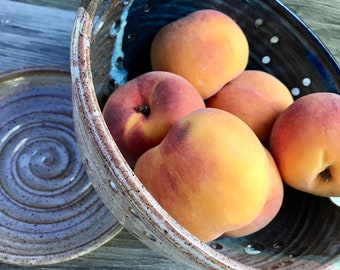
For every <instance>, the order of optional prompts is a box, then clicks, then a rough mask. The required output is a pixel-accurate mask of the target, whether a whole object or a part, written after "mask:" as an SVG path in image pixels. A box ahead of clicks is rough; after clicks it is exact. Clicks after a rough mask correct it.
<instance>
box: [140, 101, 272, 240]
mask: <svg viewBox="0 0 340 270" xmlns="http://www.w3.org/2000/svg"><path fill="white" fill-rule="evenodd" d="M134 171H135V173H136V175H137V177H138V178H139V179H140V181H141V182H142V183H143V184H144V185H145V187H146V189H147V190H148V191H149V192H150V193H151V195H153V197H154V198H155V199H156V200H157V201H158V202H159V204H160V205H161V206H162V207H163V208H164V209H165V210H166V211H167V212H168V213H169V214H170V215H171V216H172V217H173V218H174V219H175V220H177V221H178V222H179V223H180V224H181V225H182V226H183V227H184V228H186V229H187V230H188V231H189V232H191V233H192V234H193V235H194V236H196V237H197V238H198V239H200V240H201V241H203V242H208V241H211V240H213V239H215V238H217V237H219V236H220V235H222V234H223V233H224V232H226V231H231V230H235V229H237V228H240V227H243V226H245V225H247V224H249V223H251V222H252V221H253V220H254V219H255V218H256V217H257V216H258V215H259V213H260V211H261V210H262V208H263V206H264V204H265V202H266V199H267V198H268V192H269V187H270V183H269V181H270V170H269V163H268V158H267V155H266V152H265V150H264V148H263V146H262V144H261V143H260V141H259V140H258V138H257V137H256V135H255V134H254V132H253V131H252V130H251V129H250V128H249V127H248V126H247V125H246V124H245V123H244V122H243V121H241V120H240V119H239V118H237V117H236V116H234V115H232V114H230V113H228V112H225V111H222V110H219V109H214V108H206V109H199V110H196V111H194V112H192V113H190V114H188V115H187V116H185V117H183V118H182V119H181V120H179V121H178V122H177V123H176V124H175V125H173V127H172V128H171V129H170V131H169V132H168V134H167V135H166V136H165V137H164V139H163V141H162V142H161V143H160V144H159V145H158V146H155V147H154V148H151V149H150V150H148V151H147V152H145V153H144V154H143V155H142V156H141V157H140V158H139V159H138V161H137V163H136V166H135V168H134Z"/></svg>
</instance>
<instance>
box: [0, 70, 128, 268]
mask: <svg viewBox="0 0 340 270" xmlns="http://www.w3.org/2000/svg"><path fill="white" fill-rule="evenodd" d="M0 111H1V114H0V119H1V121H0V123H1V124H0V138H1V139H0V172H1V174H0V202H1V203H0V261H2V262H5V263H10V264H19V265H36V264H40V265H41V264H50V263H55V262H60V261H64V260H68V259H71V258H75V257H77V256H80V255H82V254H84V253H86V252H89V251H91V250H93V249H94V248H96V247H98V246H100V245H102V244H103V243H105V242H106V241H108V240H109V239H111V238H112V237H113V236H114V235H115V234H116V233H118V232H119V231H120V229H121V226H120V224H119V223H118V222H117V220H116V219H115V218H114V217H113V216H112V215H110V213H108V210H107V208H106V207H105V205H103V203H102V201H101V200H100V198H99V197H98V195H97V194H96V192H95V191H94V189H93V187H92V185H91V182H90V180H89V178H88V176H87V173H86V171H85V169H84V167H83V165H82V162H81V157H80V155H79V150H78V146H77V142H76V140H75V134H74V129H73V118H72V101H71V76H70V74H69V72H66V71H63V70H60V69H57V68H55V69H54V68H42V67H41V68H25V69H22V70H15V71H9V72H6V73H3V74H0Z"/></svg>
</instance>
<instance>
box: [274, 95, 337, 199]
mask: <svg viewBox="0 0 340 270" xmlns="http://www.w3.org/2000/svg"><path fill="white" fill-rule="evenodd" d="M339 119H340V95H338V94H335V93H328V92H318V93H313V94H308V95H306V96H303V97H300V98H299V99H297V100H296V101H295V102H294V103H293V104H292V105H290V106H289V107H288V108H287V109H286V110H285V111H284V112H282V113H281V114H280V116H279V117H278V118H277V120H276V121H275V123H274V125H273V129H272V132H271V136H270V148H269V150H270V152H271V153H272V155H273V157H274V159H275V162H276V164H277V166H278V168H279V171H280V173H281V176H282V179H283V181H285V182H286V183H287V184H288V185H289V186H291V187H293V188H295V189H298V190H301V191H304V192H307V193H311V194H314V195H318V196H326V197H331V196H334V197H336V196H340V143H339V142H340V125H339Z"/></svg>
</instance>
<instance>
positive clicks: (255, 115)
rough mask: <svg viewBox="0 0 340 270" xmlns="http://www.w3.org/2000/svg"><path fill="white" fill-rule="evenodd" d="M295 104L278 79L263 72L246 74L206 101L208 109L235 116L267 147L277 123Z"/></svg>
mask: <svg viewBox="0 0 340 270" xmlns="http://www.w3.org/2000/svg"><path fill="white" fill-rule="evenodd" d="M293 102H294V100H293V97H292V95H291V94H290V91H289V90H288V88H287V87H286V86H285V85H284V84H283V83H282V82H281V81H280V80H279V79H277V78H276V77H274V76H273V75H271V74H269V73H267V72H264V71H260V70H245V71H244V72H243V73H242V74H241V75H240V76H238V77H237V78H236V79H234V80H232V81H231V82H229V83H228V84H226V85H225V86H224V87H223V88H222V89H221V90H220V91H219V92H217V93H216V94H215V95H214V96H212V97H211V98H209V99H208V100H206V106H207V107H214V108H219V109H222V110H226V111H228V112H230V113H232V114H235V115H236V116H238V117H239V118H241V119H242V120H243V121H244V122H246V124H247V125H248V126H249V127H250V128H251V129H252V130H253V131H254V132H255V134H256V135H257V136H258V138H259V139H260V141H261V142H262V144H263V145H265V146H267V145H268V141H269V135H270V131H271V128H272V125H273V123H274V121H275V119H276V118H277V117H278V115H279V114H280V113H281V112H282V111H283V110H285V109H286V108H287V107H288V106H289V105H290V104H292V103H293Z"/></svg>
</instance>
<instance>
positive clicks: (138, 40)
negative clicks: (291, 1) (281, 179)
mask: <svg viewBox="0 0 340 270" xmlns="http://www.w3.org/2000/svg"><path fill="white" fill-rule="evenodd" d="M198 9H217V10H219V11H222V12H224V13H226V14H228V15H229V16H231V17H232V18H233V19H234V20H235V21H236V22H237V23H239V25H240V27H241V28H242V29H243V30H244V32H245V34H246V36H247V38H248V41H249V45H250V57H249V64H248V67H249V68H253V69H261V70H264V71H267V72H269V73H271V74H273V75H275V76H277V77H278V78H279V79H280V80H281V81H282V82H284V83H285V84H286V85H287V87H288V88H289V89H290V90H291V93H292V95H293V97H294V98H295V99H297V98H299V97H301V96H303V95H305V94H308V93H312V92H316V91H322V89H325V90H324V91H326V89H327V91H330V92H335V93H338V92H339V89H340V82H339V78H338V76H339V65H338V64H337V62H336V61H335V60H334V59H333V57H332V56H331V55H330V54H329V52H328V50H327V49H326V48H325V47H324V46H323V45H322V44H321V43H320V41H319V40H318V39H317V37H316V36H315V35H314V34H313V33H312V32H310V30H308V28H307V27H306V25H305V24H304V23H303V22H302V21H301V20H299V19H298V18H297V17H296V16H295V15H294V14H293V13H292V12H291V11H290V10H289V9H287V8H286V7H285V6H284V5H283V4H282V3H281V2H279V1H269V0H261V1H236V0H232V1H218V0H215V1H213V0H207V1H194V0H186V1H178V0H173V1H160V0H158V1H157V0H147V1H146V0H135V1H98V0H93V1H84V2H83V3H82V4H81V6H80V7H79V9H78V13H77V17H76V20H75V25H74V31H73V36H72V46H71V70H72V80H73V104H74V119H75V129H76V134H77V139H78V142H79V146H80V151H81V153H82V157H83V161H84V164H85V167H86V169H87V173H88V174H89V176H90V179H91V181H92V183H93V186H94V187H95V189H96V191H97V193H98V194H99V196H100V197H101V199H102V200H103V202H104V203H105V204H106V206H107V207H108V208H109V209H110V210H111V212H112V213H113V214H114V215H115V216H116V217H117V219H118V220H119V221H120V223H121V224H122V225H123V226H124V227H125V228H126V229H128V230H129V231H131V232H132V233H133V234H134V235H135V236H136V237H137V238H138V239H140V240H141V241H142V242H143V243H145V244H146V245H148V246H149V247H150V248H152V249H155V250H158V251H159V252H161V253H163V254H164V255H166V256H167V257H169V258H171V259H173V260H176V261H180V262H183V263H185V264H188V265H191V266H193V267H196V268H199V269H340V253H339V248H340V231H339V228H340V211H339V208H338V207H337V206H336V205H335V204H333V203H331V201H330V200H329V199H328V198H323V197H316V196H313V195H309V194H307V193H302V192H299V191H297V190H293V189H291V188H288V187H286V188H285V197H284V202H283V205H282V208H281V210H280V211H279V213H278V215H277V216H276V217H275V219H274V220H273V221H272V222H271V223H270V224H269V225H268V226H266V227H265V228H264V229H262V230H260V231H258V232H256V233H253V234H251V235H248V236H244V237H240V238H234V239H229V238H221V239H216V240H214V241H211V242H209V243H202V242H200V241H199V240H198V239H197V238H195V237H194V236H193V235H191V234H190V233H189V232H188V231H187V230H185V229H184V228H183V227H182V226H180V225H179V224H178V223H177V222H176V221H175V220H174V219H173V218H172V217H171V216H170V215H169V214H168V213H167V212H166V211H165V210H164V209H163V208H162V207H161V206H160V205H159V204H158V203H157V202H156V200H155V199H154V198H153V197H152V196H151V195H150V193H149V192H148V191H147V190H146V189H145V187H144V186H143V185H142V183H141V182H140V180H139V179H138V178H137V177H136V176H135V174H134V172H133V170H132V169H131V168H130V167H129V165H128V164H127V162H126V160H125V159H124V157H123V155H122V154H121V152H120V151H119V149H118V147H117V145H116V143H115V141H114V140H113V139H112V137H111V135H110V132H109V130H108V127H107V125H106V123H105V121H104V119H103V115H102V109H103V106H104V104H105V102H106V101H107V98H108V97H109V96H110V94H111V93H112V91H114V90H115V89H116V88H117V87H118V86H120V85H122V84H123V83H124V82H126V81H127V80H129V79H132V78H134V77H136V76H137V75H139V74H142V73H143V72H146V71H148V70H149V69H150V60H149V57H150V55H149V50H150V44H151V40H152V38H153V37H154V35H155V33H156V32H157V31H158V30H159V29H160V27H162V26H163V25H165V24H167V23H168V22H170V21H173V20H174V19H177V18H180V17H183V16H185V15H187V14H188V13H190V12H192V11H195V10H198Z"/></svg>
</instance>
